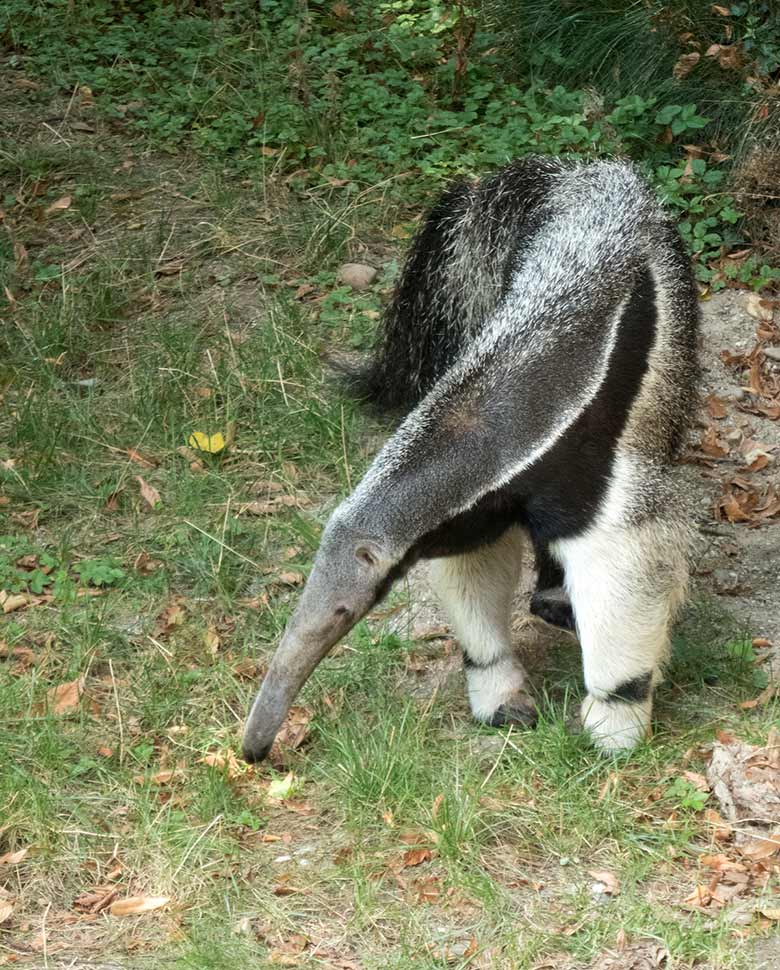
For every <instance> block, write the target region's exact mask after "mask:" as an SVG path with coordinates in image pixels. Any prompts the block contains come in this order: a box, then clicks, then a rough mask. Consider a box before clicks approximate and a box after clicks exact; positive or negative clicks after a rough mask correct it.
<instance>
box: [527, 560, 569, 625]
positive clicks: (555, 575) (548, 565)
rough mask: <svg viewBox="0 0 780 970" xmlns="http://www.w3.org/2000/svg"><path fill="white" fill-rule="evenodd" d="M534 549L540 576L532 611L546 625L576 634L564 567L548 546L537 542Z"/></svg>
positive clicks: (532, 602)
mask: <svg viewBox="0 0 780 970" xmlns="http://www.w3.org/2000/svg"><path fill="white" fill-rule="evenodd" d="M534 549H535V552H536V570H537V573H538V575H537V580H536V589H535V590H534V593H533V596H532V597H531V605H530V611H531V613H533V615H534V616H538V617H539V619H541V620H544V621H545V623H549V624H551V625H552V626H557V627H560V628H561V629H562V630H569V631H571V632H574V610H573V609H572V606H571V600H570V599H569V594H568V593H567V592H566V588H565V586H564V577H563V567H562V566H561V564H560V563H559V562H558V561H557V560H556V559H554V558H553V556H552V555H551V554H550V548H549V546H547V545H546V544H544V543H541V542H535V543H534Z"/></svg>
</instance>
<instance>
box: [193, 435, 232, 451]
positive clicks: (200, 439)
mask: <svg viewBox="0 0 780 970" xmlns="http://www.w3.org/2000/svg"><path fill="white" fill-rule="evenodd" d="M187 444H188V445H189V446H190V448H194V449H195V450H196V451H205V452H206V453H207V454H209V455H218V454H219V453H220V451H222V450H223V449H224V447H225V437H224V435H223V434H221V433H220V432H219V431H218V432H217V433H216V434H212V435H208V434H204V433H203V432H202V431H193V433H192V434H191V435H190V436H189V438H188V439H187Z"/></svg>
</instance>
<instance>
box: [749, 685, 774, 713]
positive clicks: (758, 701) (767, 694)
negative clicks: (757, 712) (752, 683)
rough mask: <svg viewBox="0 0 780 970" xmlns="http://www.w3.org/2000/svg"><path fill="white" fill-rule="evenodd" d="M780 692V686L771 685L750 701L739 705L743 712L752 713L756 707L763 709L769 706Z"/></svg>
mask: <svg viewBox="0 0 780 970" xmlns="http://www.w3.org/2000/svg"><path fill="white" fill-rule="evenodd" d="M779 692H780V684H770V685H769V686H768V687H765V688H764V689H763V690H762V691H761V693H760V694H758V695H757V696H756V697H754V698H752V700H749V701H742V703H741V704H740V705H739V706H740V707H741V708H742V710H743V711H751V710H752V709H753V708H754V707H763V705H764V704H768V703H769V701H771V700H773V699H774V697H775V696H776V695H777V694H778V693H779Z"/></svg>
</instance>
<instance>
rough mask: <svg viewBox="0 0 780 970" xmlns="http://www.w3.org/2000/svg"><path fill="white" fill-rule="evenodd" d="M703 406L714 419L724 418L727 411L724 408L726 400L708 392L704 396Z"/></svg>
mask: <svg viewBox="0 0 780 970" xmlns="http://www.w3.org/2000/svg"><path fill="white" fill-rule="evenodd" d="M704 406H705V407H706V408H707V411H708V413H709V415H710V417H711V418H715V419H716V420H720V419H721V418H725V417H726V414H727V413H728V412H727V410H726V402H725V401H724V400H723V398H722V397H718V396H717V394H708V395H707V397H705V398H704Z"/></svg>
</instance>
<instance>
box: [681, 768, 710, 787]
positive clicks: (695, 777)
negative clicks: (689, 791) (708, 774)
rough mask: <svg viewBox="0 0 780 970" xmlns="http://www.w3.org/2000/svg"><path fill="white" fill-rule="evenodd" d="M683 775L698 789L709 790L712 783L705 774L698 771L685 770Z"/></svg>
mask: <svg viewBox="0 0 780 970" xmlns="http://www.w3.org/2000/svg"><path fill="white" fill-rule="evenodd" d="M683 777H684V778H685V780H686V781H687V782H689V784H691V785H693V787H694V788H695V789H696V790H697V791H707V792H708V791H709V790H710V784H709V782H708V781H707V779H706V778H705V777H704V775H700V774H699V773H698V772H696V771H684V772H683Z"/></svg>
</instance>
